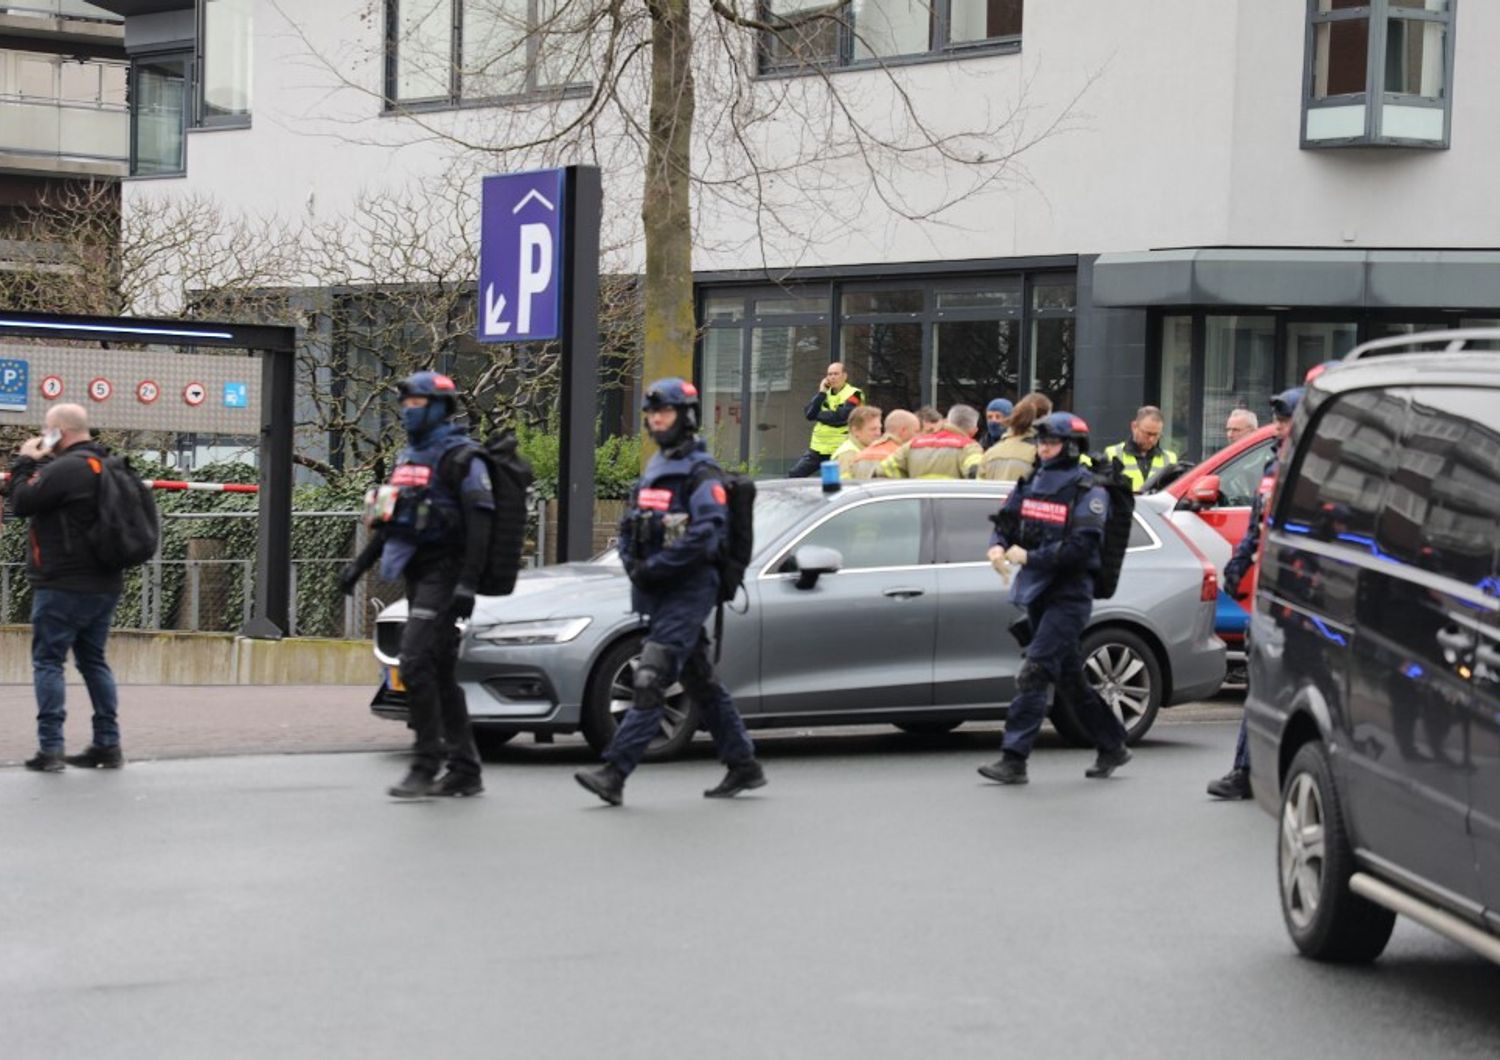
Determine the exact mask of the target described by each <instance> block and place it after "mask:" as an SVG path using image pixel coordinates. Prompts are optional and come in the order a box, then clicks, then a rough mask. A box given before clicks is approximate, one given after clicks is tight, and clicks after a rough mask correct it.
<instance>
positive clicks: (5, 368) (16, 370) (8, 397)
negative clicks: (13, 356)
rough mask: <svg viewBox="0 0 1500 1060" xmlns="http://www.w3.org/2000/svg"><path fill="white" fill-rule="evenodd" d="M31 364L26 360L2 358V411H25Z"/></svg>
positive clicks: (0, 378) (0, 409) (0, 382)
mask: <svg viewBox="0 0 1500 1060" xmlns="http://www.w3.org/2000/svg"><path fill="white" fill-rule="evenodd" d="M30 379H31V365H30V364H29V363H28V362H26V361H17V360H0V412H25V411H26V396H27V393H26V392H27V389H28V387H29V385H30Z"/></svg>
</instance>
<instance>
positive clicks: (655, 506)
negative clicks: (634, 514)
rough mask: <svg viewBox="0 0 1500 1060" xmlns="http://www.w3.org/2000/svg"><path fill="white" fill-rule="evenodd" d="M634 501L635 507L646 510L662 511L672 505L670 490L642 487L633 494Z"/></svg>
mask: <svg viewBox="0 0 1500 1060" xmlns="http://www.w3.org/2000/svg"><path fill="white" fill-rule="evenodd" d="M635 503H636V507H638V508H645V509H646V510H647V511H651V512H664V511H666V510H667V509H668V508H670V507H672V491H671V490H658V489H643V490H641V491H640V492H639V493H637V494H636V495H635Z"/></svg>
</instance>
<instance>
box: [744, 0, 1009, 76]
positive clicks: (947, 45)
mask: <svg viewBox="0 0 1500 1060" xmlns="http://www.w3.org/2000/svg"><path fill="white" fill-rule="evenodd" d="M928 2H929V10H930V11H931V12H932V14H931V18H932V23H933V33H934V35H935V36H936V37H938V39H939V40H940V41H941V43H939V44H929V45H928V46H927V48H926V49H925V50H923V51H919V52H908V53H905V54H901V55H880V56H872V57H871V58H868V59H856V58H855V57H854V43H855V34H856V31H855V29H854V25H853V19H852V17H851V18H847V19H840V20H839V23H838V54H837V55H836V56H835V57H834V58H833V61H832V62H826V61H816V60H806V59H794V60H790V61H787V62H775V61H772V59H771V52H770V49H769V48H768V47H767V40H768V34H767V33H766V32H765V31H764V30H761V31H760V32H758V33H757V34H756V39H755V71H756V72H755V77H756V79H757V80H759V79H762V78H780V77H807V76H812V75H815V74H821V73H836V72H839V71H843V70H879V69H883V68H886V67H891V66H915V65H919V64H922V63H935V62H948V61H950V60H953V59H968V58H973V57H976V56H985V55H1010V54H1014V53H1016V52H1019V51H1020V50H1021V38H1022V36H1023V35H1024V31H1025V14H1024V4H1023V13H1022V33H1012V34H1007V35H1005V36H1003V37H986V38H985V39H983V40H977V41H958V42H956V43H955V42H954V41H953V40H952V39H951V34H952V25H953V20H952V5H953V0H928ZM772 6H773V5H772V2H771V0H757V3H756V18H757V19H758V20H759V21H760V22H762V23H765V24H768V25H769V24H773V23H774V21H775V19H776V18H777V17H778V16H777V15H776V14H775V13H774V11H773V10H772ZM851 10H852V5H851Z"/></svg>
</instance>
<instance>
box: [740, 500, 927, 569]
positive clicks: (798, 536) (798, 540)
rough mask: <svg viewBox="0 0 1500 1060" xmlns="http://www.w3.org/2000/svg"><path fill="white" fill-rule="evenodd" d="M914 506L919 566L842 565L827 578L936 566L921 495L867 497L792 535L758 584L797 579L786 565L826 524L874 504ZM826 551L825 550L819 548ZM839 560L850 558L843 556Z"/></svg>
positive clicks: (834, 510) (818, 519) (925, 503)
mask: <svg viewBox="0 0 1500 1060" xmlns="http://www.w3.org/2000/svg"><path fill="white" fill-rule="evenodd" d="M907 502H909V503H912V504H915V505H916V506H917V534H918V537H917V562H915V563H902V564H898V565H896V566H889V567H846V566H844V565H843V563H842V562H841V563H840V564H839V569H838V570H836V571H834V572H832V574H829V575H825V577H836V576H838V575H840V574H878V573H884V572H889V571H902V570H924V569H926V568H929V567H931V566H933V563H932V548H933V535H934V528H933V524H932V518H931V506H930V505H928V504H927V498H926V497H925V496H924V495H922V494H916V493H898V494H889V495H886V496H881V497H864V498H861V499H860V500H857V501H854V502H853V503H850V504H841V505H839V506H838V507H836V508H833V509H832V510H830V511H827V512H824V513H823V514H821V515H820V516H818V518H816V519H814V520H813V521H812V522H810V523H808V524H807V525H806V526H803V527H800V528H798V529H797V530H795V531H793V532H792V536H791V539H790V540H789V541H788V542H787V543H786V544H785V545H783V546H782V547H781V548H780V549H779V550H777V552H776V553H775V554H774V555H773V556H772V557H771V559H770V560H769V561H767V562H766V563H765V564H764V565H763V566H762V567H761V568H760V573H759V574H758V575H757V576H756V577H757V580H765V579H768V578H794V577H796V576H797V574H798V572H797V571H795V570H782V569H781V568H782V567H783V566H784V565H785V563H786V561H787V560H788V559H790V558H792V556H793V554H794V553H795V552H796V551H797V549H799V548H801V547H802V545H803V543H804V542H806V541H807V538H808V536H809V535H810V534H813V533H814V532H816V531H817V530H819V529H821V528H822V527H823V526H824V525H825V524H827V523H829V522H831V521H832V520H834V519H837V518H839V517H840V516H843V515H847V514H848V513H850V512H852V511H856V510H858V509H860V508H866V507H869V506H870V505H872V504H897V503H907ZM819 547H823V546H819ZM840 559H841V560H843V559H847V557H844V556H842V554H841V556H840Z"/></svg>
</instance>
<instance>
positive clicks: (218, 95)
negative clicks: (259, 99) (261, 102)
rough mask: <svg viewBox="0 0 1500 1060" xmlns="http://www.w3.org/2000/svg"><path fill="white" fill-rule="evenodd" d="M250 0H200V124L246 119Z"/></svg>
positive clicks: (250, 81)
mask: <svg viewBox="0 0 1500 1060" xmlns="http://www.w3.org/2000/svg"><path fill="white" fill-rule="evenodd" d="M250 7H251V0H204V3H203V70H202V74H201V77H202V82H203V84H202V92H203V113H202V117H201V122H202V124H204V125H222V124H245V123H247V122H248V121H249V119H250V96H251V87H252V84H253V79H252V77H251V64H252V62H253V60H254V53H253V49H252V39H251V22H250Z"/></svg>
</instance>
